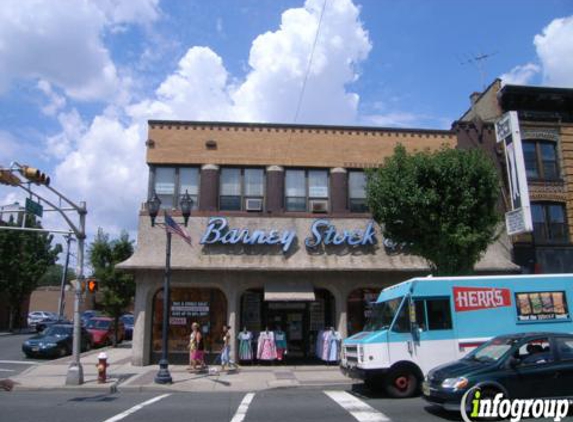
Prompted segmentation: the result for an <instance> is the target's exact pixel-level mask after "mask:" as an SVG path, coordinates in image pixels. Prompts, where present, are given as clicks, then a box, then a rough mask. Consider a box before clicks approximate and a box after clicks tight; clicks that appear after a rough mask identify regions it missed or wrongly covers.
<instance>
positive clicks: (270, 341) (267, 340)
mask: <svg viewBox="0 0 573 422" xmlns="http://www.w3.org/2000/svg"><path fill="white" fill-rule="evenodd" d="M276 358H277V348H276V345H275V335H274V333H273V332H272V331H269V327H265V331H263V332H261V334H259V340H258V344H257V359H259V360H263V361H274V360H275V359H276Z"/></svg>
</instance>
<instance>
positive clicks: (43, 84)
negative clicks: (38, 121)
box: [38, 79, 66, 116]
mask: <svg viewBox="0 0 573 422" xmlns="http://www.w3.org/2000/svg"><path fill="white" fill-rule="evenodd" d="M38 89H39V90H40V91H42V93H43V94H44V95H45V96H46V97H48V100H49V103H48V104H46V105H45V106H43V107H42V112H43V113H44V114H46V115H48V116H55V115H56V113H57V112H58V111H60V110H61V109H63V108H64V107H65V106H66V98H65V97H64V96H62V95H59V94H58V93H57V92H55V91H54V90H53V89H52V85H51V84H50V83H49V82H47V81H45V80H43V79H40V80H39V81H38Z"/></svg>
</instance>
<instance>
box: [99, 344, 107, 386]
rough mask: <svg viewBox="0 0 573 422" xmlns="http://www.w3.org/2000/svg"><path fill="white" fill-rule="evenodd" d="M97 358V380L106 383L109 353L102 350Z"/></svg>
mask: <svg viewBox="0 0 573 422" xmlns="http://www.w3.org/2000/svg"><path fill="white" fill-rule="evenodd" d="M97 358H98V363H97V365H96V367H97V382H98V384H104V383H105V381H106V379H107V373H106V372H107V367H108V366H109V364H108V363H107V355H106V354H105V353H104V352H101V353H100V354H99V355H98V356H97Z"/></svg>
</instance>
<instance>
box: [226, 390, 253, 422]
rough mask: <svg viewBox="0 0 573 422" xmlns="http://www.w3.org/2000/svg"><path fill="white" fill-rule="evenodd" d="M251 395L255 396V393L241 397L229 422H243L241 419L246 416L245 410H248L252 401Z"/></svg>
mask: <svg viewBox="0 0 573 422" xmlns="http://www.w3.org/2000/svg"><path fill="white" fill-rule="evenodd" d="M253 397H255V393H249V394H247V395H246V396H245V397H244V398H243V401H242V402H241V404H240V405H239V408H238V409H237V411H236V412H235V416H233V419H231V422H243V419H245V416H247V410H249V405H250V404H251V402H252V401H253Z"/></svg>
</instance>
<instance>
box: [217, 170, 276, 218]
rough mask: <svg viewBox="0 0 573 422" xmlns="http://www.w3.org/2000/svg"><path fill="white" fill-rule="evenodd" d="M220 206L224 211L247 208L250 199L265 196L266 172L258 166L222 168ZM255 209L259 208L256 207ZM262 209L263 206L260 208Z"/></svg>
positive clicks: (259, 198)
mask: <svg viewBox="0 0 573 422" xmlns="http://www.w3.org/2000/svg"><path fill="white" fill-rule="evenodd" d="M220 180H221V182H220V196H219V208H220V209H221V210H222V211H241V210H245V209H247V208H248V207H247V201H248V200H253V199H256V200H260V204H261V205H262V201H263V197H264V181H265V172H264V170H263V169H258V168H246V169H239V168H223V169H221V179H220ZM255 209H257V208H256V207H255ZM258 210H260V211H262V206H261V207H260V209H258Z"/></svg>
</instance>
